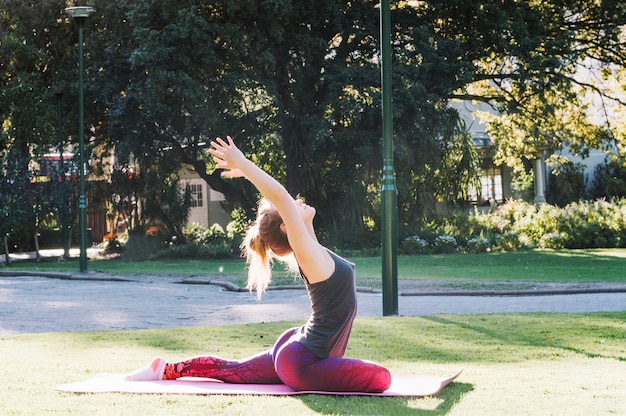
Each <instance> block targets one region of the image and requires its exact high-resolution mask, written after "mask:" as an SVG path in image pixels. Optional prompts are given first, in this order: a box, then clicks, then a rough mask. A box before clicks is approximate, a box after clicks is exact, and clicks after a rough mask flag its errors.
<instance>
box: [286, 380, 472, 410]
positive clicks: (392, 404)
mask: <svg viewBox="0 0 626 416" xmlns="http://www.w3.org/2000/svg"><path fill="white" fill-rule="evenodd" d="M472 390H474V386H473V385H472V384H469V383H459V382H453V383H452V384H450V385H448V386H446V387H445V388H444V389H443V390H442V391H441V392H439V394H438V395H437V396H434V397H427V398H420V397H367V396H320V395H314V394H308V395H302V396H296V397H298V398H299V399H300V400H301V401H302V403H303V404H305V405H306V406H308V407H309V408H310V409H311V410H313V411H315V412H317V413H319V414H341V415H380V414H385V415H394V416H397V415H417V416H420V415H424V416H426V415H429V416H431V415H445V414H447V413H449V412H450V411H451V410H452V409H453V408H454V406H455V405H456V404H457V403H459V402H460V401H461V400H462V399H463V397H464V396H465V395H466V394H467V393H469V392H471V391H472Z"/></svg>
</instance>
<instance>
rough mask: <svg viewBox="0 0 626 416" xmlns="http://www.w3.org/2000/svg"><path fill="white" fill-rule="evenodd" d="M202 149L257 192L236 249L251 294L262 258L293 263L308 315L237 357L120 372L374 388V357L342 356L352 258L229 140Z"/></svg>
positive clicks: (263, 284)
mask: <svg viewBox="0 0 626 416" xmlns="http://www.w3.org/2000/svg"><path fill="white" fill-rule="evenodd" d="M209 152H210V153H211V154H212V155H213V158H214V160H215V162H216V164H217V165H216V168H218V169H224V172H223V173H222V175H223V176H228V177H245V178H247V179H248V180H249V181H250V182H252V183H253V184H254V185H255V186H256V187H257V189H258V190H259V191H260V192H261V194H262V195H263V197H264V199H262V200H261V202H260V203H259V209H258V212H257V218H256V222H255V223H254V225H253V226H252V227H250V229H249V230H248V232H247V234H246V238H245V241H244V243H243V244H242V250H243V251H244V253H245V255H246V259H247V261H248V264H249V271H248V288H249V289H251V290H252V289H256V290H257V292H258V294H259V296H260V295H261V294H262V293H263V291H265V290H266V289H267V286H268V284H269V281H270V277H271V275H270V262H271V261H272V260H273V259H275V258H276V259H279V260H281V261H284V262H286V263H288V264H291V267H292V268H295V270H299V272H300V275H301V276H302V278H303V279H304V281H305V284H306V287H307V290H308V292H309V297H310V299H311V308H312V310H313V312H312V314H311V317H310V318H309V320H308V322H307V323H306V324H305V325H304V326H302V327H300V328H292V329H290V330H288V331H286V332H285V333H283V334H282V335H281V336H280V337H279V339H278V341H276V344H275V345H274V347H273V348H272V349H271V350H269V351H266V352H264V353H261V354H258V355H255V356H253V357H250V358H247V359H245V360H241V361H235V360H225V359H222V358H218V357H213V356H201V357H194V358H191V359H188V360H185V361H182V362H176V363H168V362H166V361H165V360H164V359H162V358H157V359H155V360H154V361H153V362H152V364H151V365H150V366H148V367H146V368H143V369H140V370H138V371H136V372H134V373H132V374H130V375H128V376H127V377H126V379H127V380H134V381H144V380H161V379H165V380H175V379H177V378H180V377H207V378H214V379H218V380H222V381H224V382H227V383H284V384H286V385H288V386H289V387H291V388H293V389H294V390H307V391H340V392H382V391H384V390H386V389H387V388H389V385H390V383H391V375H390V373H389V371H388V370H387V369H385V368H384V367H381V366H380V365H378V364H375V363H372V362H368V361H363V360H354V359H346V358H343V355H344V353H345V350H346V346H347V344H348V338H349V336H350V331H351V329H352V322H353V320H354V318H355V316H356V308H357V304H356V289H355V274H354V265H353V264H351V263H349V262H347V261H346V260H344V259H342V258H341V257H339V256H337V255H336V254H334V253H332V252H331V251H329V250H328V249H326V248H325V247H323V246H322V245H321V244H320V243H319V242H318V240H317V237H316V236H315V231H314V228H313V218H314V217H315V209H314V208H312V207H310V206H308V205H306V204H304V203H303V202H302V201H301V200H294V199H293V198H292V197H291V195H289V193H288V192H287V190H286V189H285V188H284V187H283V186H282V185H281V184H280V183H278V182H277V181H276V180H275V179H274V178H272V177H271V176H270V175H268V174H267V173H265V172H264V171H263V170H261V169H260V168H259V167H257V166H256V165H255V164H254V163H252V162H251V161H250V160H248V159H247V158H246V157H245V156H244V155H243V153H242V152H241V151H240V150H239V149H238V148H237V147H236V146H235V144H234V142H233V140H232V139H231V138H230V137H227V141H224V140H222V139H221V138H218V139H216V140H215V141H212V142H211V149H210V150H209Z"/></svg>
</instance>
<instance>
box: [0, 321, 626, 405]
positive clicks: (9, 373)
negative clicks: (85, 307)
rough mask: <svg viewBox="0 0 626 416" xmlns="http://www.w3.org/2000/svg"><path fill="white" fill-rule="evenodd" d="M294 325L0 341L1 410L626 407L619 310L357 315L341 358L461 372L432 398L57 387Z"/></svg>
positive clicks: (217, 350)
mask: <svg viewBox="0 0 626 416" xmlns="http://www.w3.org/2000/svg"><path fill="white" fill-rule="evenodd" d="M290 325H292V323H286V322H282V323H271V324H254V325H237V326H220V327H209V328H206V327H202V328H182V329H169V330H146V331H121V332H85V333H56V334H27V335H18V336H11V337H4V338H0V356H1V357H2V359H3V364H4V376H3V377H2V378H1V381H0V403H2V412H1V413H2V414H6V415H35V414H37V415H41V414H50V415H54V414H77V415H92V414H98V415H132V416H134V415H139V414H149V415H171V414H185V415H207V414H211V415H229V416H233V415H249V414H273V415H282V414H297V415H321V414H324V415H328V414H337V415H340V414H341V415H382V414H385V415H387V414H389V415H443V414H449V415H481V414H484V415H492V414H493V415H529V414H532V415H564V414H567V415H591V414H593V415H610V414H622V413H623V411H624V409H626V395H624V391H626V343H624V339H626V313H594V314H580V315H578V314H576V315H567V314H507V315H470V316H451V315H438V316H429V317H421V318H399V317H393V318H358V319H357V321H356V322H355V326H354V331H353V336H352V339H351V342H350V346H349V349H348V355H349V356H353V357H359V358H364V359H372V360H376V361H378V362H380V363H381V364H383V365H385V366H387V367H388V368H390V369H391V370H392V371H395V372H403V373H414V374H435V375H448V374H451V373H452V372H454V371H455V370H456V369H458V368H460V367H464V368H465V370H464V373H463V374H462V375H461V377H460V378H459V379H458V380H457V381H456V382H454V383H453V384H451V385H450V386H448V387H447V388H445V389H444V390H443V391H442V392H441V393H440V394H439V395H438V396H436V397H428V398H376V397H374V398H372V397H340V396H318V395H303V396H294V397H269V396H193V395H131V394H70V393H60V392H56V391H54V390H53V388H54V387H55V386H57V385H60V384H64V383H70V382H76V381H81V380H84V379H86V378H89V377H92V376H93V375H95V374H98V373H102V372H115V373H124V372H129V371H131V370H133V369H135V368H137V367H140V366H143V365H145V364H146V363H147V362H149V361H150V359H151V358H152V357H154V356H157V355H161V356H163V357H165V358H166V359H170V360H177V359H182V358H186V357H188V356H191V355H196V354H203V353H209V352H210V353H214V354H217V355H221V356H224V357H232V358H239V357H245V356H247V355H249V354H252V353H255V352H258V351H261V350H264V349H266V348H269V347H270V346H271V345H272V343H273V341H274V338H275V337H277V336H278V335H279V334H280V333H281V332H282V331H283V330H284V329H285V328H288V327H289V326H290Z"/></svg>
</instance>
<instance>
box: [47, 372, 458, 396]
mask: <svg viewBox="0 0 626 416" xmlns="http://www.w3.org/2000/svg"><path fill="white" fill-rule="evenodd" d="M462 371H463V370H462V369H461V370H459V371H457V372H456V373H454V374H453V375H452V376H450V377H435V376H424V375H408V374H393V375H392V378H391V380H392V381H391V387H389V389H388V390H387V391H385V392H383V393H351V392H350V393H346V392H329V391H295V390H292V389H291V388H289V387H287V386H285V385H284V384H228V383H222V382H221V381H217V380H211V379H200V378H181V379H178V380H175V381H172V380H161V381H126V380H124V375H123V374H100V375H97V376H95V377H93V378H90V379H88V380H85V381H80V382H78V383H71V384H64V385H62V386H59V387H57V388H56V389H55V390H58V391H65V392H71V393H139V394H261V395H274V396H284V395H294V394H335V395H360V396H416V397H420V396H432V395H434V394H437V393H438V392H439V391H441V389H443V388H444V387H445V386H447V385H448V384H450V383H451V382H452V381H453V380H454V379H456V378H457V377H458V376H459V375H460V374H461V372H462Z"/></svg>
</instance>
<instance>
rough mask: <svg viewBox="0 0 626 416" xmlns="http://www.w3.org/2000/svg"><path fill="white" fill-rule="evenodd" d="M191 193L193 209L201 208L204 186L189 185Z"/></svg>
mask: <svg viewBox="0 0 626 416" xmlns="http://www.w3.org/2000/svg"><path fill="white" fill-rule="evenodd" d="M187 187H188V189H189V193H190V194H191V207H192V208H195V207H201V206H202V205H203V204H202V184H193V183H192V184H189V185H187Z"/></svg>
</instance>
